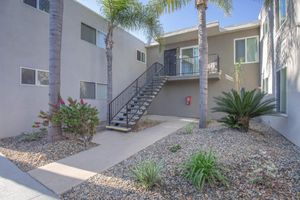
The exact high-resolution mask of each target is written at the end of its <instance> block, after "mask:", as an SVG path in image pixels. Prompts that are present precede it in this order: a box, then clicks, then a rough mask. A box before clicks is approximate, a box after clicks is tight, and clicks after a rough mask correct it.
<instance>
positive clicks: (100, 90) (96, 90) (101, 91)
mask: <svg viewBox="0 0 300 200" xmlns="http://www.w3.org/2000/svg"><path fill="white" fill-rule="evenodd" d="M106 92H107V85H106V84H100V83H94V82H85V81H81V82H80V98H82V99H106Z"/></svg>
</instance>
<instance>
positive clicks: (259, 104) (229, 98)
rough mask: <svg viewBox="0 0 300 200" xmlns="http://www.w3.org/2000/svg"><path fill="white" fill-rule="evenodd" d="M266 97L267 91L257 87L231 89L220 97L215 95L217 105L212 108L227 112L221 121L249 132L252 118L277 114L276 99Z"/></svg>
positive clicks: (216, 110)
mask: <svg viewBox="0 0 300 200" xmlns="http://www.w3.org/2000/svg"><path fill="white" fill-rule="evenodd" d="M265 97H266V94H265V93H263V92H261V91H260V90H256V89H254V90H251V91H246V90H245V89H244V88H243V89H241V91H240V93H239V92H237V91H236V90H231V91H230V92H223V95H222V96H220V97H215V101H216V104H217V106H216V107H214V108H213V109H212V110H213V112H222V113H226V114H227V116H226V117H224V118H222V119H221V120H220V122H223V123H224V124H225V125H227V126H229V127H231V128H237V129H239V130H241V131H245V132H247V131H248V129H249V121H250V119H252V118H254V117H259V116H262V115H274V114H275V111H274V109H275V99H273V98H269V99H265Z"/></svg>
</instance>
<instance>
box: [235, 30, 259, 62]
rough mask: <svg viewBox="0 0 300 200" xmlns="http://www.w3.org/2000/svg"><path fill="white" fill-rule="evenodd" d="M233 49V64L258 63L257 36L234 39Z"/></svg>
mask: <svg viewBox="0 0 300 200" xmlns="http://www.w3.org/2000/svg"><path fill="white" fill-rule="evenodd" d="M234 49H235V52H234V57H235V60H234V62H235V64H236V63H239V62H241V63H257V62H259V44H258V36H254V37H247V38H240V39H235V40H234Z"/></svg>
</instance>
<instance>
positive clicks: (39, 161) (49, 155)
mask: <svg viewBox="0 0 300 200" xmlns="http://www.w3.org/2000/svg"><path fill="white" fill-rule="evenodd" d="M95 146H97V144H95V143H89V145H87V147H85V146H84V144H83V143H81V142H80V141H78V140H75V139H63V140H60V141H56V142H54V143H48V142H47V139H46V135H45V134H40V133H39V135H34V136H32V134H31V135H30V136H28V135H27V136H26V135H24V134H22V135H19V136H16V137H9V138H4V139H1V140H0V153H2V154H3V155H5V156H6V157H7V158H8V159H9V160H11V161H12V162H13V163H15V164H16V165H17V166H18V167H19V168H20V169H21V170H22V171H25V172H27V171H30V170H32V169H35V168H37V167H41V166H43V165H46V164H49V163H51V162H54V161H56V160H59V159H62V158H65V157H68V156H71V155H73V154H76V153H79V152H80V151H84V150H87V149H89V148H92V147H95Z"/></svg>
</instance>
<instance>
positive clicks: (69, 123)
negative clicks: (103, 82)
mask: <svg viewBox="0 0 300 200" xmlns="http://www.w3.org/2000/svg"><path fill="white" fill-rule="evenodd" d="M59 104H60V106H58V105H52V106H55V108H56V109H55V110H56V112H54V114H53V115H52V116H49V114H48V113H46V112H43V111H41V112H40V114H39V118H41V119H42V121H43V122H35V124H34V125H35V126H36V128H39V126H41V125H43V126H48V124H49V121H51V122H52V123H54V124H56V125H58V124H60V125H61V126H62V130H63V132H64V133H67V134H72V135H74V136H75V137H76V138H78V139H80V140H82V141H83V142H84V144H85V145H86V144H87V143H88V142H90V141H91V140H92V138H93V136H94V135H95V134H96V128H97V126H98V125H99V123H100V120H99V118H98V114H99V112H98V110H97V109H96V108H95V107H92V106H91V105H90V104H87V103H85V102H84V101H83V100H82V99H81V100H80V102H77V100H73V99H72V98H71V97H69V98H68V101H67V104H66V103H65V102H64V100H63V99H62V98H60V99H59Z"/></svg>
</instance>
